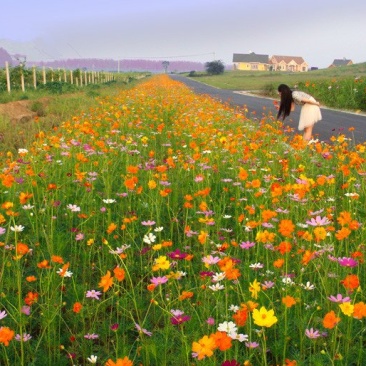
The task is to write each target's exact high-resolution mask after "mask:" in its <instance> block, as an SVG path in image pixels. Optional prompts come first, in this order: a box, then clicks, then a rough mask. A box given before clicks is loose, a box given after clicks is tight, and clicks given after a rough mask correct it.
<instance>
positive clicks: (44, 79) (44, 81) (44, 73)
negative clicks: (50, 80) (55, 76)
mask: <svg viewBox="0 0 366 366" xmlns="http://www.w3.org/2000/svg"><path fill="white" fill-rule="evenodd" d="M42 73H43V84H46V67H45V66H43V69H42Z"/></svg>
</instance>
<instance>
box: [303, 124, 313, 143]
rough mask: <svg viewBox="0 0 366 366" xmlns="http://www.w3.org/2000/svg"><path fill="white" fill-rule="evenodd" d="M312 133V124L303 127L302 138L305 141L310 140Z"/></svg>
mask: <svg viewBox="0 0 366 366" xmlns="http://www.w3.org/2000/svg"><path fill="white" fill-rule="evenodd" d="M312 133H313V126H307V127H305V128H304V135H303V139H304V140H306V141H310V140H311V135H312Z"/></svg>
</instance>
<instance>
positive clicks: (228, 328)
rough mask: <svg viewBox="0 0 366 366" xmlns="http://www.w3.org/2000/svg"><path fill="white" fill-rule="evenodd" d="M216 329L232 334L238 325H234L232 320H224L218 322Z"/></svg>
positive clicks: (235, 331) (235, 332)
mask: <svg viewBox="0 0 366 366" xmlns="http://www.w3.org/2000/svg"><path fill="white" fill-rule="evenodd" d="M217 330H218V331H219V332H226V333H228V335H229V336H230V334H232V335H234V334H235V335H236V334H237V331H238V327H237V326H236V324H235V323H234V322H231V321H230V322H226V321H225V322H223V323H220V324H219V327H218V328H217Z"/></svg>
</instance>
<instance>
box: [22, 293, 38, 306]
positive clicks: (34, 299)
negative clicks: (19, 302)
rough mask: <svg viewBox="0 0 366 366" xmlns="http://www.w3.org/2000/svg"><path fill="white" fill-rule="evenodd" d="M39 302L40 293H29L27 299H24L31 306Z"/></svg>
mask: <svg viewBox="0 0 366 366" xmlns="http://www.w3.org/2000/svg"><path fill="white" fill-rule="evenodd" d="M37 301H38V293H37V292H31V291H30V292H28V293H27V295H26V297H25V298H24V302H25V303H26V304H27V305H29V306H31V305H33V304H34V303H35V302H37Z"/></svg>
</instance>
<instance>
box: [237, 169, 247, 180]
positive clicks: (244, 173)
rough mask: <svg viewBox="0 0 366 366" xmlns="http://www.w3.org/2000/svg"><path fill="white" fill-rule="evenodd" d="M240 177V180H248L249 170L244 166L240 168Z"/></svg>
mask: <svg viewBox="0 0 366 366" xmlns="http://www.w3.org/2000/svg"><path fill="white" fill-rule="evenodd" d="M238 178H239V179H240V180H246V179H247V178H248V172H247V171H246V170H245V169H244V168H240V169H239V174H238Z"/></svg>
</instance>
